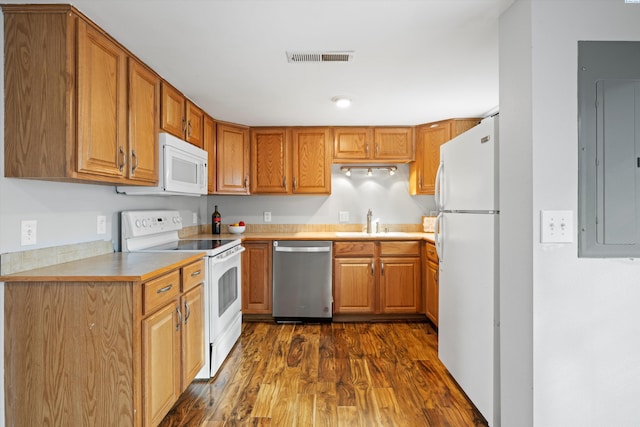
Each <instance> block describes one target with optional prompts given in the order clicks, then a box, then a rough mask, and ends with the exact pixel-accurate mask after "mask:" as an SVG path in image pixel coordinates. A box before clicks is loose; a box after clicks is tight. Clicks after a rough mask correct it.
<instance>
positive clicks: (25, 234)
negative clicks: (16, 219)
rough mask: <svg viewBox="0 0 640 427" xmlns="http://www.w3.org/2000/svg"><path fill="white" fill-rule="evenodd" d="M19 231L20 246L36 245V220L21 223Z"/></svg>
mask: <svg viewBox="0 0 640 427" xmlns="http://www.w3.org/2000/svg"><path fill="white" fill-rule="evenodd" d="M20 230H21V238H20V244H21V245H22V246H28V245H35V244H36V235H37V231H38V221H36V220H30V221H22V223H21V228H20Z"/></svg>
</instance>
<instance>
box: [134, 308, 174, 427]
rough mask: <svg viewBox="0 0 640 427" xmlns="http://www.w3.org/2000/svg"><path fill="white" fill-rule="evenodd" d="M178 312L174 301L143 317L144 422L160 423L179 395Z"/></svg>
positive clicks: (150, 423) (147, 423)
mask: <svg viewBox="0 0 640 427" xmlns="http://www.w3.org/2000/svg"><path fill="white" fill-rule="evenodd" d="M178 312H179V307H178V306H177V304H176V302H175V301H174V302H172V303H170V304H168V305H166V306H165V307H163V308H162V309H160V310H159V311H158V312H157V313H155V314H153V315H151V316H149V317H148V318H146V319H144V320H143V321H142V378H143V385H142V389H143V390H142V392H143V396H144V399H143V400H144V421H143V423H144V425H148V426H150V425H158V424H159V423H160V421H162V418H163V417H164V416H165V415H166V413H167V412H168V411H169V409H171V407H172V406H173V404H174V403H175V402H176V400H178V397H179V396H180V391H181V390H180V319H179V317H180V316H179V315H178Z"/></svg>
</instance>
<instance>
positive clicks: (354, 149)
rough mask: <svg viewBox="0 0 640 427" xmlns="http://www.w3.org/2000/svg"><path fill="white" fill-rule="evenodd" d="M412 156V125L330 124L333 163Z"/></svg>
mask: <svg viewBox="0 0 640 427" xmlns="http://www.w3.org/2000/svg"><path fill="white" fill-rule="evenodd" d="M414 159H415V142H414V138H413V128H411V127H336V128H333V163H407V162H411V161H413V160H414Z"/></svg>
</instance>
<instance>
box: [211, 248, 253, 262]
mask: <svg viewBox="0 0 640 427" xmlns="http://www.w3.org/2000/svg"><path fill="white" fill-rule="evenodd" d="M244 251H245V248H244V246H240V248H239V249H237V250H234V251H233V252H232V253H230V254H228V255H227V254H225V253H222V254H220V255H216V256H213V257H211V264H221V263H223V262H227V261H228V260H229V259H230V258H232V257H234V256H235V255H240V254H241V253H242V252H244Z"/></svg>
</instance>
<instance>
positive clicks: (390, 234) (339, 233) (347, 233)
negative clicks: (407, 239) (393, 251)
mask: <svg viewBox="0 0 640 427" xmlns="http://www.w3.org/2000/svg"><path fill="white" fill-rule="evenodd" d="M408 234H410V233H407V232H405V231H388V232H386V233H384V232H383V233H365V232H364V231H337V232H336V236H338V237H401V236H406V235H408Z"/></svg>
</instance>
